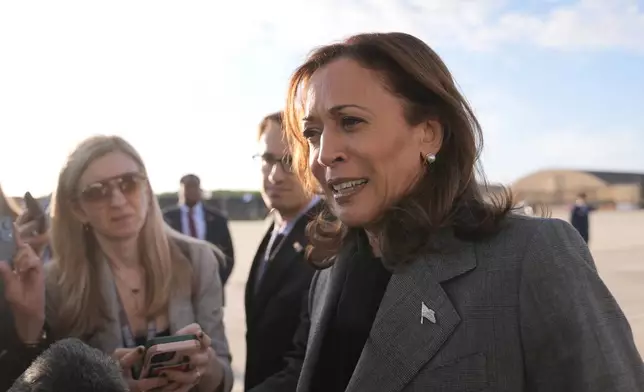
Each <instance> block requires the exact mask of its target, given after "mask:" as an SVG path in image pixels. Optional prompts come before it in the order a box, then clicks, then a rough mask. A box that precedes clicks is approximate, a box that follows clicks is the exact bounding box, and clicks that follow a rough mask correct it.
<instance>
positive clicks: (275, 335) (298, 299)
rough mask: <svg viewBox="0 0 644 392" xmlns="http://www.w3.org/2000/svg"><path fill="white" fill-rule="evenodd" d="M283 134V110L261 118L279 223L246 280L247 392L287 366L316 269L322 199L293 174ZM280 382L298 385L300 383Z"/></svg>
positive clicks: (268, 195)
mask: <svg viewBox="0 0 644 392" xmlns="http://www.w3.org/2000/svg"><path fill="white" fill-rule="evenodd" d="M283 136H284V135H283V132H282V113H281V112H278V113H273V114H270V115H268V116H266V117H265V118H264V119H263V120H262V122H261V123H260V125H259V132H258V142H259V143H258V145H259V151H258V154H257V155H255V160H256V162H257V164H258V170H259V171H260V172H261V174H262V192H261V193H262V198H263V199H264V202H265V203H266V206H267V207H268V208H269V209H270V210H271V213H272V218H273V224H272V225H271V226H270V228H269V229H268V231H267V232H266V235H265V236H264V239H263V240H262V242H261V244H260V245H259V248H258V249H257V254H256V255H255V259H254V260H253V264H252V266H251V270H250V275H249V277H248V282H247V284H246V326H247V334H246V352H247V354H246V373H245V382H244V388H245V390H246V391H248V390H250V389H251V388H253V387H254V386H256V385H258V384H260V383H262V382H263V381H264V380H266V379H268V378H269V377H270V376H272V375H274V374H276V373H278V372H279V371H281V370H283V369H284V368H285V366H286V363H285V362H284V356H285V354H286V353H287V352H289V351H291V350H292V349H293V335H294V334H295V331H296V329H297V327H298V325H299V321H300V319H299V315H300V310H301V308H302V306H306V304H307V301H306V299H307V297H308V290H309V285H310V283H311V278H312V276H313V272H314V270H313V268H312V267H311V266H310V265H309V264H308V263H307V262H306V260H305V248H306V245H307V243H308V240H307V237H306V232H305V231H306V225H307V224H308V223H309V222H310V221H311V219H313V218H314V217H315V215H316V212H317V210H318V208H319V206H320V200H319V198H318V197H317V196H314V197H311V196H309V195H307V194H306V193H305V191H304V189H303V187H302V185H301V184H300V182H299V181H298V179H297V177H296V176H295V175H294V174H293V168H292V166H291V155H290V151H289V148H288V145H287V144H286V142H285V141H284V140H283ZM276 382H278V383H279V380H276ZM275 387H276V388H275V390H280V391H288V390H295V385H292V386H286V385H281V384H275Z"/></svg>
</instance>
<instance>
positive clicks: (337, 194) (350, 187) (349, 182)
mask: <svg viewBox="0 0 644 392" xmlns="http://www.w3.org/2000/svg"><path fill="white" fill-rule="evenodd" d="M368 182H369V180H367V179H366V178H356V179H337V180H332V181H329V182H328V184H329V188H330V189H331V191H332V192H333V198H334V199H335V201H336V202H338V203H341V202H346V201H348V199H349V198H350V197H351V196H353V195H355V194H357V193H358V192H360V191H361V190H362V189H363V188H364V186H365V185H367V183H368Z"/></svg>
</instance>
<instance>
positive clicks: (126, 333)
mask: <svg viewBox="0 0 644 392" xmlns="http://www.w3.org/2000/svg"><path fill="white" fill-rule="evenodd" d="M115 289H116V287H115ZM116 299H117V301H118V305H119V319H120V322H121V333H122V334H123V345H124V346H125V348H134V347H136V346H137V344H136V341H135V340H134V334H132V329H131V328H130V325H129V323H128V322H127V314H126V313H125V307H124V306H123V302H121V297H120V296H119V294H118V290H117V291H116ZM156 336H157V326H156V323H155V322H154V321H150V322H149V323H148V336H147V338H146V339H147V340H150V339H153V338H155V337H156Z"/></svg>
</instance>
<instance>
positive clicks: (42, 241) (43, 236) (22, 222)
mask: <svg viewBox="0 0 644 392" xmlns="http://www.w3.org/2000/svg"><path fill="white" fill-rule="evenodd" d="M16 226H17V232H18V236H19V237H20V239H22V241H23V242H24V243H26V244H29V245H31V247H32V248H33V250H34V252H36V254H37V255H39V256H40V255H42V253H43V251H44V250H45V247H46V246H47V245H49V231H48V230H45V232H44V233H41V232H40V222H39V221H38V220H34V219H31V218H30V216H29V214H28V213H27V212H23V213H22V214H20V215H19V216H18V218H17V219H16Z"/></svg>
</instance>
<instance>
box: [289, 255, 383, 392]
mask: <svg viewBox="0 0 644 392" xmlns="http://www.w3.org/2000/svg"><path fill="white" fill-rule="evenodd" d="M354 251H355V250H354V249H353V248H352V249H350V250H345V251H343V252H342V253H341V254H340V255H339V256H338V258H337V262H336V263H335V264H334V265H333V266H332V267H330V268H328V269H326V270H323V271H320V272H318V273H317V275H316V276H315V277H314V278H313V279H314V280H315V279H317V282H316V284H315V292H314V293H313V299H314V301H313V304H312V306H311V309H310V314H309V318H310V321H311V325H310V328H309V338H308V341H307V345H306V356H305V360H304V363H303V365H302V371H301V373H300V378H299V381H298V384H297V391H298V392H300V391H304V392H305V391H308V390H309V389H310V383H311V378H312V377H313V374H314V372H315V367H316V366H317V360H318V356H319V353H320V347H321V346H322V343H323V341H324V336H325V334H326V329H327V327H328V324H329V320H330V319H331V316H332V315H333V313H334V312H335V308H336V306H337V304H338V300H339V296H340V293H341V292H342V285H343V284H344V277H345V274H346V271H347V267H348V266H349V263H350V262H351V257H352V254H353V252H354ZM311 287H313V285H312V286H311ZM375 390H378V389H375Z"/></svg>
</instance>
